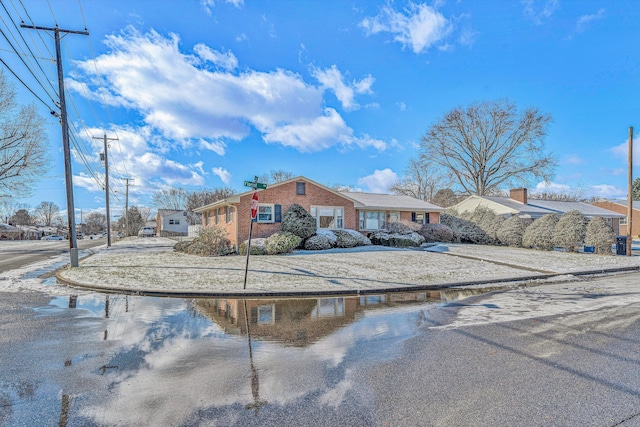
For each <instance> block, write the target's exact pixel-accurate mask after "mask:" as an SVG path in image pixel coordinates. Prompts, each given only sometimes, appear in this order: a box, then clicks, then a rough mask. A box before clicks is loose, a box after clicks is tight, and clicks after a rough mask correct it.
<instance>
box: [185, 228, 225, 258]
mask: <svg viewBox="0 0 640 427" xmlns="http://www.w3.org/2000/svg"><path fill="white" fill-rule="evenodd" d="M185 251H186V252H187V253H188V254H190V255H200V256H221V255H228V254H230V253H233V248H232V247H231V242H230V241H229V239H227V234H226V233H225V231H224V230H223V229H222V228H220V227H217V226H213V227H206V228H203V229H202V230H200V232H199V233H198V236H197V237H196V238H195V239H193V241H192V242H191V244H190V245H189V246H187V247H186V249H185Z"/></svg>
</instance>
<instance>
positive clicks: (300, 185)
mask: <svg viewBox="0 0 640 427" xmlns="http://www.w3.org/2000/svg"><path fill="white" fill-rule="evenodd" d="M305 184H306V183H305V182H296V194H297V195H298V196H304V195H305V194H306V191H305V190H306V189H305Z"/></svg>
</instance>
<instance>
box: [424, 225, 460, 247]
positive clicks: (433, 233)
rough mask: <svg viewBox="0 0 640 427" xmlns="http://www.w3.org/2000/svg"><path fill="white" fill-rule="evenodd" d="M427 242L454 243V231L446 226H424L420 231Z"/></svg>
mask: <svg viewBox="0 0 640 427" xmlns="http://www.w3.org/2000/svg"><path fill="white" fill-rule="evenodd" d="M418 234H420V235H421V236H422V237H424V240H425V241H426V242H429V243H431V242H453V239H454V236H453V230H452V229H451V228H449V227H447V226H446V225H444V224H424V225H423V226H422V227H421V228H420V231H418Z"/></svg>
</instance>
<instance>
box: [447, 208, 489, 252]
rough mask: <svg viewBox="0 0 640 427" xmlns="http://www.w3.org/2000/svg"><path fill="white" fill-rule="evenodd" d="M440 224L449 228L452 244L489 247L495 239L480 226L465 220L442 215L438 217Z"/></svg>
mask: <svg viewBox="0 0 640 427" xmlns="http://www.w3.org/2000/svg"><path fill="white" fill-rule="evenodd" d="M440 223H442V224H444V225H446V226H447V227H449V228H451V230H452V231H453V238H454V239H453V240H454V242H458V243H477V244H482V245H489V244H492V243H494V242H495V239H492V238H491V237H490V236H488V235H487V233H485V232H484V230H483V229H482V228H480V226H478V225H477V224H476V223H474V222H471V221H468V220H466V219H462V218H458V217H456V216H454V215H451V214H446V213H443V214H442V215H440Z"/></svg>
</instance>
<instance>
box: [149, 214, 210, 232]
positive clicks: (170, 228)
mask: <svg viewBox="0 0 640 427" xmlns="http://www.w3.org/2000/svg"><path fill="white" fill-rule="evenodd" d="M199 223H200V215H198V214H196V213H194V212H189V211H182V210H175V209H158V215H157V217H156V223H155V224H154V225H155V226H156V235H158V236H162V237H168V236H186V235H187V234H188V231H189V226H190V225H194V224H199Z"/></svg>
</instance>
